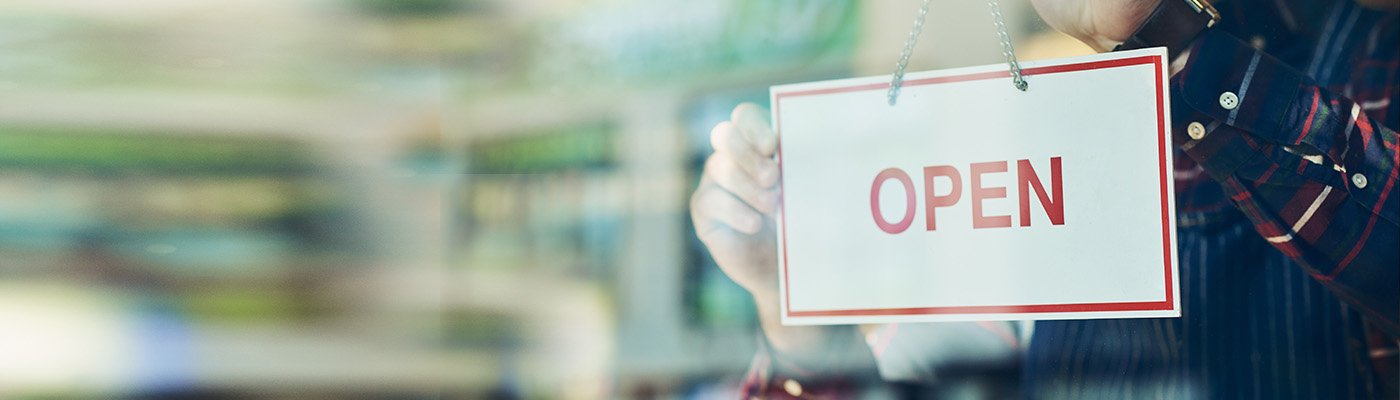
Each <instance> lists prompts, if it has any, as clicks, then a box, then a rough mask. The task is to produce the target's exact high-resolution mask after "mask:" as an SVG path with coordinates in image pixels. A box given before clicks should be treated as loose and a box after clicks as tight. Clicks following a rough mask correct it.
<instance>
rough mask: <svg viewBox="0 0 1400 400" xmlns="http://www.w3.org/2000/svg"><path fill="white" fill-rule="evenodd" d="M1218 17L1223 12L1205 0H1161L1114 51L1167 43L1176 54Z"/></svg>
mask: <svg viewBox="0 0 1400 400" xmlns="http://www.w3.org/2000/svg"><path fill="white" fill-rule="evenodd" d="M1217 21H1220V12H1219V11H1215V7H1211V5H1210V3H1209V2H1207V1H1206V0H1161V1H1160V2H1158V3H1157V8H1155V9H1153V10H1152V15H1151V16H1148V17H1147V22H1144V23H1143V24H1142V26H1140V27H1138V29H1137V32H1133V36H1131V37H1128V40H1127V41H1124V42H1123V44H1120V45H1118V47H1115V48H1113V51H1119V50H1134V49H1142V48H1148V47H1157V46H1166V47H1167V57H1168V58H1169V59H1172V58H1176V56H1177V54H1180V53H1181V51H1182V50H1184V49H1185V48H1186V46H1187V45H1189V44H1191V41H1192V40H1195V39H1196V36H1200V34H1201V33H1202V32H1205V30H1206V29H1208V28H1210V27H1212V26H1215V23H1216V22H1217Z"/></svg>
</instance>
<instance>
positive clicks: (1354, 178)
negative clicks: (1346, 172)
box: [1351, 174, 1366, 189]
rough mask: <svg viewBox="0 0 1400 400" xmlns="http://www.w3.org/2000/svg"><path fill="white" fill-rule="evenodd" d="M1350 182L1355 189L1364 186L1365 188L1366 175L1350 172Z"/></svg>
mask: <svg viewBox="0 0 1400 400" xmlns="http://www.w3.org/2000/svg"><path fill="white" fill-rule="evenodd" d="M1351 184H1352V185H1355V186H1356V188H1357V189H1365V188H1366V175H1362V174H1352V175H1351Z"/></svg>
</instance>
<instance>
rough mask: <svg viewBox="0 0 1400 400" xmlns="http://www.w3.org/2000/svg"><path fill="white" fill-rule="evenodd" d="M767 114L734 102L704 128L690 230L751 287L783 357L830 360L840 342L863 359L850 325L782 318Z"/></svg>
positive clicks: (773, 141)
mask: <svg viewBox="0 0 1400 400" xmlns="http://www.w3.org/2000/svg"><path fill="white" fill-rule="evenodd" d="M767 115H768V110H765V109H763V108H762V107H759V106H757V105H754V104H749V103H745V104H740V105H739V106H738V107H735V108H734V112H733V113H732V115H731V116H730V120H729V121H724V122H721V123H719V124H718V125H715V128H714V129H713V130H712V131H711V132H710V142H711V144H712V145H713V146H714V149H715V152H714V154H711V155H710V158H709V159H707V160H705V171H704V173H703V174H702V175H701V177H700V187H699V188H697V189H696V190H695V194H694V195H693V196H692V197H691V199H690V213H691V219H692V220H693V221H694V222H695V233H696V235H698V236H699V237H700V240H701V241H702V242H704V243H705V246H706V247H708V248H709V249H710V254H711V255H712V256H713V257H714V259H715V263H716V264H719V267H720V269H721V270H723V271H724V273H725V275H728V276H729V278H730V279H732V280H734V282H735V283H738V284H739V286H742V287H743V288H744V289H745V290H748V291H749V293H750V294H752V295H753V297H754V301H755V303H756V305H757V307H758V311H759V320H760V322H761V323H762V325H763V330H764V335H765V336H766V337H767V339H768V343H769V344H771V345H772V346H773V347H774V348H775V350H777V351H779V352H782V353H783V354H785V355H786V356H787V357H788V358H789V360H788V361H790V362H794V363H797V364H810V365H824V364H829V363H830V362H831V361H832V360H833V358H832V354H830V353H832V350H833V349H844V350H846V351H847V352H850V353H853V354H850V355H849V356H848V355H845V354H839V355H837V357H836V358H840V359H844V360H846V361H845V364H846V365H852V364H869V363H871V362H872V361H871V360H870V354H869V352H868V351H867V350H865V349H864V347H863V346H862V345H861V341H860V339H859V336H857V335H856V334H855V331H854V330H853V329H849V327H820V326H810V327H809V326H783V325H782V319H781V312H780V311H779V309H778V306H779V302H778V281H777V274H778V271H777V265H778V260H777V252H778V248H777V242H776V240H775V238H776V235H777V233H776V231H775V230H774V229H775V226H776V225H775V223H774V217H775V213H776V212H777V208H778V198H779V196H781V193H780V189H779V188H780V186H779V174H778V164H777V161H775V160H774V159H773V155H774V154H775V153H776V151H777V147H778V135H777V133H776V132H774V131H773V129H772V127H771V125H769V123H768V118H767ZM838 353H839V351H838ZM863 367H870V365H865V366H863Z"/></svg>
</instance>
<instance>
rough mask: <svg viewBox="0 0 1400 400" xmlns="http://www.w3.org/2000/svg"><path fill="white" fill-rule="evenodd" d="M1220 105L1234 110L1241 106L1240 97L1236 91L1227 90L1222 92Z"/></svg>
mask: <svg viewBox="0 0 1400 400" xmlns="http://www.w3.org/2000/svg"><path fill="white" fill-rule="evenodd" d="M1220 106H1221V107H1225V109H1226V110H1233V109H1235V107H1239V106H1240V97H1239V96H1236V95H1235V92H1225V93H1221V94H1220Z"/></svg>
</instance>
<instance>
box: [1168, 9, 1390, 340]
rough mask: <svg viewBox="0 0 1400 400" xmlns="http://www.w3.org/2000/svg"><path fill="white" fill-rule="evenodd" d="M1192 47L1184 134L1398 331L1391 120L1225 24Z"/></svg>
mask: <svg viewBox="0 0 1400 400" xmlns="http://www.w3.org/2000/svg"><path fill="white" fill-rule="evenodd" d="M1392 44H1393V43H1392ZM1188 57H1189V59H1188V61H1187V63H1186V65H1185V68H1184V69H1183V70H1182V71H1181V72H1180V73H1178V74H1175V76H1173V78H1172V86H1173V91H1172V95H1173V99H1172V100H1173V105H1172V113H1173V123H1174V124H1175V125H1176V126H1175V127H1174V128H1175V129H1174V131H1175V132H1177V135H1176V137H1175V140H1176V141H1177V144H1178V145H1180V146H1181V147H1182V148H1183V149H1184V150H1185V151H1186V153H1187V154H1188V155H1190V156H1191V158H1193V159H1195V160H1196V161H1197V162H1198V163H1200V164H1201V166H1202V167H1203V168H1204V169H1205V171H1206V172H1207V173H1209V174H1210V175H1211V176H1212V177H1213V178H1214V179H1215V180H1216V181H1218V182H1220V184H1221V186H1223V187H1224V189H1225V190H1226V192H1227V193H1228V194H1229V195H1230V197H1231V199H1232V200H1233V201H1234V203H1235V204H1236V206H1237V207H1238V208H1239V209H1240V210H1242V211H1243V212H1244V214H1245V215H1247V216H1248V218H1249V219H1250V220H1251V222H1252V223H1253V224H1254V226H1255V228H1256V230H1257V231H1258V232H1259V234H1260V235H1262V236H1263V237H1264V239H1265V240H1268V241H1269V243H1270V244H1272V245H1273V246H1274V247H1276V248H1277V249H1278V250H1279V251H1281V252H1283V253H1284V254H1286V255H1288V256H1289V257H1291V258H1292V259H1294V260H1295V261H1297V263H1298V264H1299V265H1301V266H1302V267H1303V268H1304V269H1305V270H1306V271H1307V272H1308V273H1309V274H1310V275H1311V276H1312V277H1313V278H1315V279H1316V280H1317V281H1319V282H1321V283H1322V284H1323V286H1326V287H1327V288H1328V289H1330V290H1331V291H1332V292H1333V293H1335V294H1336V295H1337V296H1338V297H1340V298H1341V299H1343V300H1345V301H1346V302H1348V303H1349V304H1351V305H1352V306H1354V307H1356V308H1357V309H1359V310H1361V311H1362V312H1364V313H1365V314H1367V315H1368V316H1369V317H1370V318H1371V320H1372V322H1374V323H1375V325H1377V326H1378V327H1380V328H1381V329H1383V330H1385V331H1386V332H1388V333H1389V334H1390V335H1392V336H1400V324H1397V318H1398V317H1400V289H1397V285H1400V274H1398V273H1400V225H1397V221H1400V216H1397V213H1400V193H1396V192H1397V190H1400V189H1397V186H1398V185H1397V182H1396V180H1397V176H1398V175H1400V170H1397V165H1400V159H1397V157H1400V144H1397V135H1396V132H1395V131H1394V129H1393V127H1386V126H1382V125H1380V124H1379V123H1377V122H1376V121H1374V120H1372V119H1371V118H1370V117H1368V116H1367V114H1366V112H1365V110H1363V108H1362V106H1361V105H1360V104H1357V103H1356V102H1354V101H1352V100H1350V99H1348V98H1347V97H1345V96H1342V95H1339V94H1337V93H1333V92H1331V91H1328V90H1327V89H1325V88H1322V87H1320V86H1319V85H1318V84H1317V83H1316V82H1314V81H1313V80H1312V79H1311V78H1309V77H1307V76H1306V75H1304V74H1302V73H1300V72H1298V71H1296V70H1294V69H1292V68H1290V67H1289V66H1287V65H1285V64H1283V63H1281V62H1279V61H1278V60H1276V59H1274V58H1273V57H1270V56H1269V55H1267V54H1264V53H1263V52H1260V51H1258V50H1256V49H1254V48H1253V47H1251V46H1249V45H1247V44H1245V43H1243V42H1241V41H1240V40H1238V39H1236V38H1234V37H1233V36H1231V35H1229V34H1227V33H1224V32H1219V31H1215V30H1211V31H1207V33H1206V34H1205V35H1204V36H1203V37H1202V38H1200V39H1199V40H1198V41H1197V42H1196V44H1195V45H1194V49H1193V50H1191V51H1190V52H1189V53H1188ZM1392 62H1393V60H1392ZM1391 65H1393V64H1391ZM1392 68H1393V67H1392ZM1388 84H1389V85H1394V84H1395V82H1390V83H1388ZM1196 124H1199V125H1196ZM1193 132H1194V133H1193Z"/></svg>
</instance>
